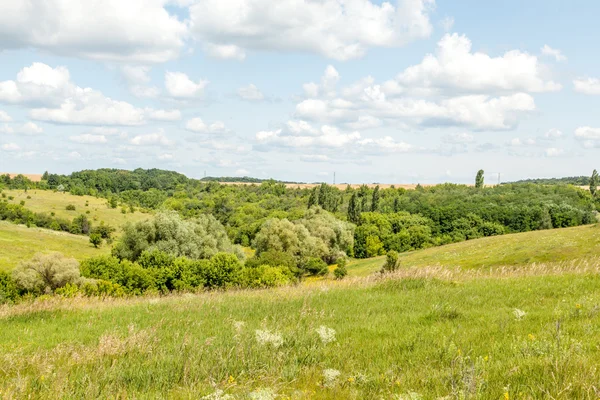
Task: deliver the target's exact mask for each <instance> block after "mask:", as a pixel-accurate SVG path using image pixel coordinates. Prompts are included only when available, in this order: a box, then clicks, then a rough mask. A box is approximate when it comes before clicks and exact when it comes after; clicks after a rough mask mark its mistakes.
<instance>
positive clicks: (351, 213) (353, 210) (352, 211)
mask: <svg viewBox="0 0 600 400" xmlns="http://www.w3.org/2000/svg"><path fill="white" fill-rule="evenodd" d="M348 221H350V222H352V223H353V224H358V223H359V221H360V204H359V203H358V195H357V194H356V192H354V193H352V197H350V202H349V203H348Z"/></svg>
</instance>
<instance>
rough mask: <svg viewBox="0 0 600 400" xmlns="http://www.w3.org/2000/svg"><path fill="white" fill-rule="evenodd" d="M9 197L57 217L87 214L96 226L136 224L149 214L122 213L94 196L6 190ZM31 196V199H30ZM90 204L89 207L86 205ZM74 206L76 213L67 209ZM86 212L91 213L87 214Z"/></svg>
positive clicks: (69, 217) (104, 200)
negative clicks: (102, 222) (100, 224)
mask: <svg viewBox="0 0 600 400" xmlns="http://www.w3.org/2000/svg"><path fill="white" fill-rule="evenodd" d="M3 193H6V195H7V196H13V197H14V199H13V200H9V202H10V203H16V204H19V202H20V201H25V207H26V208H28V209H30V210H31V211H34V212H45V213H48V214H49V213H51V212H54V213H55V214H56V216H57V217H61V218H67V219H73V218H75V217H76V216H78V215H80V214H86V215H87V216H88V218H89V219H90V220H91V221H92V222H93V223H95V224H99V223H100V221H104V222H105V223H107V224H109V225H112V226H114V227H120V226H122V225H123V224H124V223H125V222H128V221H129V222H136V221H140V220H143V219H145V218H148V214H144V213H141V212H139V211H136V212H135V213H133V214H131V213H130V212H129V211H128V212H127V214H123V213H122V212H121V208H109V207H108V206H107V201H106V199H101V198H96V197H92V196H74V195H72V194H69V193H59V192H53V191H50V190H28V191H27V193H25V191H23V190H4V191H3ZM27 196H30V197H31V199H28V198H27ZM86 202H88V204H89V205H88V206H87V207H86V206H85V204H86ZM69 204H72V205H74V206H75V211H69V210H67V209H66V207H67V206H68V205H69ZM86 211H89V212H90V213H89V214H87V213H86Z"/></svg>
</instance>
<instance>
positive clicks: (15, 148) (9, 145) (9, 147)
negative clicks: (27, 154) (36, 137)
mask: <svg viewBox="0 0 600 400" xmlns="http://www.w3.org/2000/svg"><path fill="white" fill-rule="evenodd" d="M2 150H4V151H19V150H21V146H19V145H18V144H16V143H5V144H3V145H2Z"/></svg>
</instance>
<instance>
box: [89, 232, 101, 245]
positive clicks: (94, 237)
mask: <svg viewBox="0 0 600 400" xmlns="http://www.w3.org/2000/svg"><path fill="white" fill-rule="evenodd" d="M90 243H91V244H93V245H94V247H95V248H98V247H99V246H100V245H101V244H102V236H100V234H98V233H92V234H91V235H90Z"/></svg>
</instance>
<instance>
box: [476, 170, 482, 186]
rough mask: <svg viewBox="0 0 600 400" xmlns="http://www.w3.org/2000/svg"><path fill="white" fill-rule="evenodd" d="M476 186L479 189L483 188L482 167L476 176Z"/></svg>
mask: <svg viewBox="0 0 600 400" xmlns="http://www.w3.org/2000/svg"><path fill="white" fill-rule="evenodd" d="M475 187H476V188H477V189H481V188H483V170H482V169H480V170H479V171H477V176H476V177H475Z"/></svg>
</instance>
